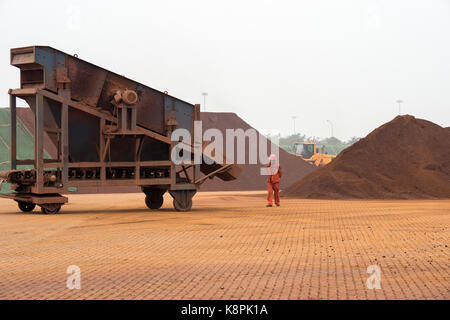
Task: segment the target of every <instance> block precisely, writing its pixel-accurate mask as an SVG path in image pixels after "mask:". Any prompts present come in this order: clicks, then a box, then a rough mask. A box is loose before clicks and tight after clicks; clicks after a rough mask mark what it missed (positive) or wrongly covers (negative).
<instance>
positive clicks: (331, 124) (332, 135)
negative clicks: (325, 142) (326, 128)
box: [327, 120, 334, 138]
mask: <svg viewBox="0 0 450 320" xmlns="http://www.w3.org/2000/svg"><path fill="white" fill-rule="evenodd" d="M327 122H328V123H329V124H330V126H331V137H332V138H333V137H334V134H333V122H331V121H330V120H327Z"/></svg>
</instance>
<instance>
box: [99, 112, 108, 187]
mask: <svg viewBox="0 0 450 320" xmlns="http://www.w3.org/2000/svg"><path fill="white" fill-rule="evenodd" d="M105 122H106V121H105V119H103V118H101V119H100V152H99V157H100V165H101V167H100V180H102V181H104V180H106V166H105V155H104V153H105V150H106V146H105V138H104V137H103V131H104V130H105Z"/></svg>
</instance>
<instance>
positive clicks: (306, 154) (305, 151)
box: [294, 142, 336, 167]
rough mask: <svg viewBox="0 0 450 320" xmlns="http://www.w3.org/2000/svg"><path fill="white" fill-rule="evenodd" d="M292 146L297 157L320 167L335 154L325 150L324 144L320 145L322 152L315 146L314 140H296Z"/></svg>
mask: <svg viewBox="0 0 450 320" xmlns="http://www.w3.org/2000/svg"><path fill="white" fill-rule="evenodd" d="M294 147H295V155H296V156H297V157H300V158H302V159H303V160H305V161H307V162H309V163H311V164H313V165H315V166H316V167H322V166H324V165H326V164H328V163H330V162H331V161H332V160H333V159H334V158H336V156H335V155H332V154H327V153H326V152H325V146H322V152H319V148H316V143H315V142H296V143H295V145H294Z"/></svg>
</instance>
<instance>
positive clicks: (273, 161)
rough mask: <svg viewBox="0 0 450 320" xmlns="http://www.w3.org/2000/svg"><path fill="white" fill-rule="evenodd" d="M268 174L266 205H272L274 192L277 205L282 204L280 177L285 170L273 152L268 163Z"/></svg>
mask: <svg viewBox="0 0 450 320" xmlns="http://www.w3.org/2000/svg"><path fill="white" fill-rule="evenodd" d="M267 170H268V176H267V192H268V194H267V205H266V207H271V206H272V193H273V194H274V196H275V205H276V206H277V207H279V206H280V179H281V175H282V174H283V171H282V170H281V167H280V164H279V163H278V162H277V156H276V155H274V154H271V155H270V157H269V164H268V165H267Z"/></svg>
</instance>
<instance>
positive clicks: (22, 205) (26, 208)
mask: <svg viewBox="0 0 450 320" xmlns="http://www.w3.org/2000/svg"><path fill="white" fill-rule="evenodd" d="M18 204H19V209H20V210H22V211H23V212H31V211H33V209H34V208H35V207H36V204H34V203H31V202H26V201H18Z"/></svg>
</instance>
